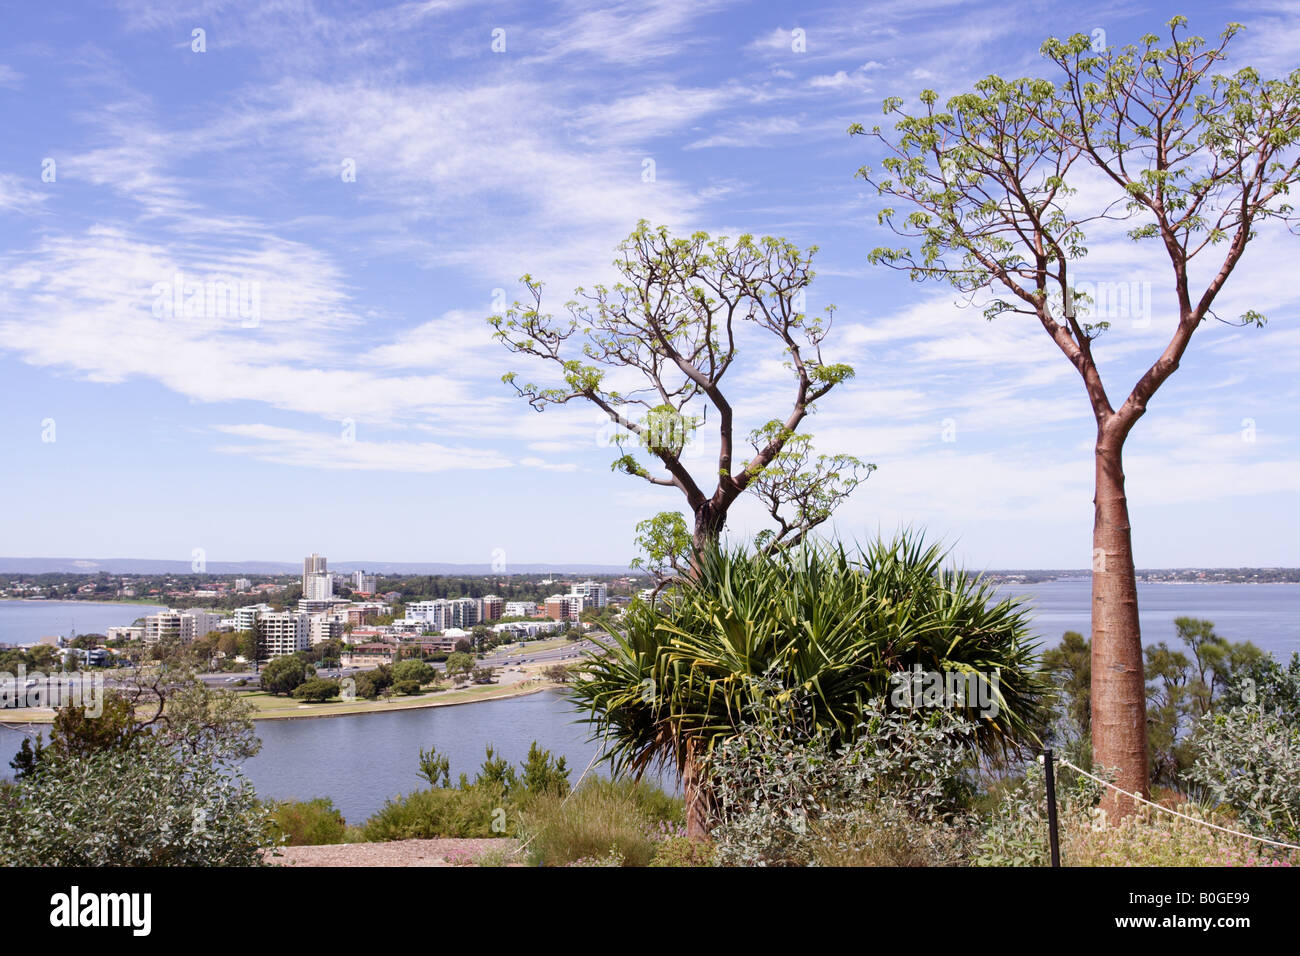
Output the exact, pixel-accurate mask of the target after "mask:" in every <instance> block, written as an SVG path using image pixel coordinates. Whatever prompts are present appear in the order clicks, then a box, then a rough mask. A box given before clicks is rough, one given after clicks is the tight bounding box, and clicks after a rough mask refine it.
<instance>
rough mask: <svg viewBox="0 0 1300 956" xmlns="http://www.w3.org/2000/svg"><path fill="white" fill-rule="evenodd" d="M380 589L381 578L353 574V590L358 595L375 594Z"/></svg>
mask: <svg viewBox="0 0 1300 956" xmlns="http://www.w3.org/2000/svg"><path fill="white" fill-rule="evenodd" d="M378 589H379V576H378V575H376V574H366V572H365V571H355V572H353V574H352V590H354V591H356V592H357V593H358V594H374V593H375V591H377V590H378Z"/></svg>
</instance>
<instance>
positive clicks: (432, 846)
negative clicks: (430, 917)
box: [268, 839, 522, 866]
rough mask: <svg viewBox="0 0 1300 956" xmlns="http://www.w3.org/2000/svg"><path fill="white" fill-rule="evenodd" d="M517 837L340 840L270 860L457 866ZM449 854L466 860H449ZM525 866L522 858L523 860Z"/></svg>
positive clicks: (282, 862) (292, 849)
mask: <svg viewBox="0 0 1300 956" xmlns="http://www.w3.org/2000/svg"><path fill="white" fill-rule="evenodd" d="M516 846H518V843H517V841H515V840H503V839H502V840H396V841H394V842H392V843H338V844H334V845H332V846H287V847H284V848H283V849H282V850H281V851H280V852H281V855H280V856H278V857H273V858H271V859H270V860H269V861H268V862H270V863H271V864H273V865H275V866H456V865H468V864H469V863H471V862H473V860H475V859H477V858H478V857H480V856H483V855H484V854H487V853H493V854H494V855H496V854H500V853H501V852H502V851H505V852H509V851H510V850H513V849H514V848H515V847H516ZM447 857H451V858H452V859H453V860H460V861H464V862H463V863H460V864H458V863H454V862H453V863H449V862H447V859H446V858H447ZM520 865H522V861H520Z"/></svg>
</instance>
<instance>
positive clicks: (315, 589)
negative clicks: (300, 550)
mask: <svg viewBox="0 0 1300 956" xmlns="http://www.w3.org/2000/svg"><path fill="white" fill-rule="evenodd" d="M333 596H334V578H333V576H332V575H331V574H330V573H329V569H328V568H327V567H326V561H325V556H324V555H320V554H315V553H312V554H310V555H308V556H307V557H305V558H303V559H302V597H303V600H305V601H328V600H329V599H330V598H332V597H333Z"/></svg>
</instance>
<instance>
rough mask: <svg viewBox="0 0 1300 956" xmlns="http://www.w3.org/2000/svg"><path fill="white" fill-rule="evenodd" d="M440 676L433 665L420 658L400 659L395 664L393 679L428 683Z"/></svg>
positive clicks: (397, 681)
mask: <svg viewBox="0 0 1300 956" xmlns="http://www.w3.org/2000/svg"><path fill="white" fill-rule="evenodd" d="M437 676H438V672H437V671H436V670H434V668H433V666H432V665H430V664H426V663H425V662H424V661H419V660H414V659H411V660H405V661H398V662H397V663H396V664H394V665H393V681H394V682H395V683H401V682H402V681H415V682H416V684H428V683H432V682H433V680H434V679H435V678H436V677H437Z"/></svg>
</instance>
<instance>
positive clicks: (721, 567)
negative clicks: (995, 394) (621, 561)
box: [570, 533, 1049, 836]
mask: <svg viewBox="0 0 1300 956" xmlns="http://www.w3.org/2000/svg"><path fill="white" fill-rule="evenodd" d="M946 557H947V552H946V551H944V549H943V548H941V547H940V546H938V545H928V546H927V545H926V544H925V543H924V541H923V540H922V538H921V536H919V535H916V534H911V533H905V534H903V535H900V536H898V537H896V538H894V539H893V540H890V541H883V540H882V541H878V542H876V543H874V544H871V545H869V546H867V547H866V548H863V549H861V550H859V551H858V552H857V553H853V554H851V553H850V552H848V551H847V550H845V548H843V547H842V546H839V545H835V546H826V545H820V544H811V543H810V544H807V545H804V546H802V547H799V548H797V549H793V550H788V551H779V552H776V553H772V554H769V553H764V552H761V551H759V552H755V551H752V550H749V549H744V548H740V549H726V548H723V547H721V546H716V545H715V546H710V547H707V548H705V549H704V550H702V551H700V552H699V553H698V554H697V555H696V558H695V565H694V573H693V574H691V575H690V576H688V577H684V578H682V579H681V580H680V581H679V582H678V583H677V584H676V586H675V587H674V589H673V590H672V591H671V592H670V593H669V594H668V595H667V596H666V597H664V598H661V599H660V600H659V601H657V602H656V603H655V604H653V605H651V604H647V603H645V602H640V601H638V602H635V603H634V604H633V605H632V607H631V609H630V610H629V611H628V613H627V615H626V616H625V618H624V620H623V628H622V630H621V633H617V634H615V635H614V641H613V643H612V645H611V647H610V649H609V652H608V653H607V654H606V655H604V656H602V657H599V658H597V659H595V660H594V661H593V662H592V663H591V664H590V665H589V666H588V668H587V670H586V673H585V674H584V675H583V676H582V677H581V678H579V679H578V680H577V682H576V683H575V684H574V686H573V688H572V689H571V691H570V693H571V696H572V698H573V699H574V700H575V701H576V702H577V703H578V705H579V706H580V707H581V708H582V709H583V711H584V712H585V714H586V720H587V721H588V722H589V723H590V724H591V725H592V727H593V737H594V738H595V739H599V740H602V741H603V744H604V746H605V758H606V759H607V760H608V761H609V762H610V764H611V768H612V770H613V772H614V773H615V774H616V775H630V776H633V777H640V776H641V775H642V774H643V773H645V772H646V771H647V770H649V769H651V768H652V767H660V768H671V769H672V770H675V771H676V772H677V773H678V774H680V776H681V779H682V786H683V790H684V792H685V796H686V803H687V821H688V831H689V832H690V833H691V834H692V835H693V836H702V835H703V834H704V833H705V832H707V828H708V825H709V817H710V814H711V809H712V795H711V788H710V785H709V779H708V759H709V755H710V754H711V753H712V751H713V749H714V748H715V747H716V746H717V745H718V744H719V743H720V742H721V741H722V740H724V739H726V738H728V737H730V736H732V735H734V734H735V733H736V732H737V728H738V727H739V725H740V724H741V722H742V721H743V720H744V719H745V715H746V713H747V712H748V711H749V710H750V708H751V707H753V706H754V705H755V704H757V703H758V702H759V700H760V698H761V699H762V704H763V706H764V707H765V708H766V709H767V710H768V711H769V712H770V711H771V710H772V708H774V707H775V708H777V709H778V711H779V709H780V708H783V707H790V708H791V709H792V712H793V708H794V707H795V706H796V704H798V705H799V706H800V707H801V708H802V711H803V714H804V719H808V717H809V715H811V722H812V725H813V726H814V727H817V728H825V729H826V730H827V731H828V732H829V733H830V734H832V735H833V738H834V739H835V740H839V741H843V742H848V741H850V740H852V739H854V737H855V735H856V734H857V733H859V732H860V728H861V726H862V720H863V714H864V711H865V710H866V709H867V705H868V703H869V702H870V701H872V700H877V699H879V698H882V697H884V698H886V699H890V698H893V699H894V700H896V701H897V700H898V695H897V694H896V693H895V692H896V690H897V689H898V688H899V687H900V683H899V677H900V675H903V674H904V672H907V673H909V674H910V673H915V670H916V668H917V666H918V665H919V668H920V670H921V671H922V672H926V673H930V674H933V673H938V674H949V673H955V674H962V675H971V676H972V678H973V679H974V680H978V681H982V682H983V683H982V687H983V693H984V694H986V695H990V697H988V698H986V699H988V700H991V702H992V703H994V704H995V705H996V706H986V707H978V708H977V707H973V706H970V704H971V703H972V701H971V700H970V699H969V698H963V699H961V700H958V701H956V702H955V706H956V707H957V708H958V709H959V710H960V711H961V712H962V713H963V715H964V716H966V717H968V718H970V719H971V720H972V721H974V723H975V726H976V730H975V731H974V733H973V735H972V738H971V740H970V744H971V747H972V754H973V755H974V754H975V753H976V752H978V751H984V752H986V753H992V752H997V753H999V754H1003V753H1005V752H1006V751H1007V750H1008V749H1014V748H1016V747H1018V746H1019V745H1022V744H1026V743H1030V742H1034V741H1036V736H1035V733H1034V727H1035V726H1036V715H1037V714H1039V713H1040V712H1041V707H1042V705H1043V701H1044V697H1045V695H1046V694H1047V693H1048V692H1049V686H1048V684H1047V683H1046V682H1045V681H1044V680H1043V678H1042V676H1041V674H1040V671H1039V666H1038V661H1037V657H1036V651H1035V648H1034V647H1033V646H1032V643H1031V640H1030V637H1029V631H1028V620H1027V616H1026V610H1025V608H1024V607H1023V606H1022V605H1021V604H1020V603H1019V602H1017V601H1015V600H1001V599H998V598H997V597H996V596H995V594H994V591H993V586H992V585H991V584H990V583H988V582H986V581H984V580H982V579H979V578H977V577H973V576H971V575H968V574H966V573H964V572H962V571H950V570H945V569H944V567H943V564H944V561H945V559H946ZM993 675H996V679H992V678H993ZM968 679H970V678H968ZM909 686H910V685H909ZM970 686H974V685H973V684H972V685H970ZM922 702H923V700H922V697H921V695H917V696H916V697H914V698H911V699H910V700H909V701H908V705H909V706H911V705H914V704H920V703H922ZM946 704H947V705H949V706H952V705H954V701H952V700H946Z"/></svg>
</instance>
